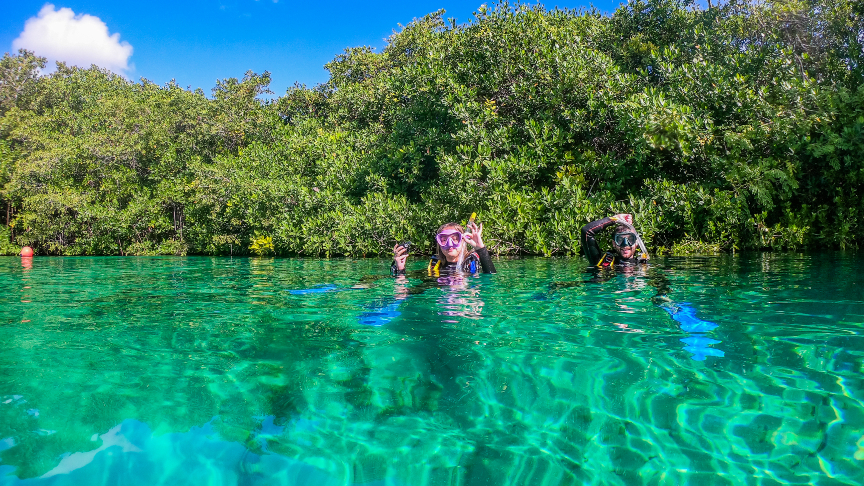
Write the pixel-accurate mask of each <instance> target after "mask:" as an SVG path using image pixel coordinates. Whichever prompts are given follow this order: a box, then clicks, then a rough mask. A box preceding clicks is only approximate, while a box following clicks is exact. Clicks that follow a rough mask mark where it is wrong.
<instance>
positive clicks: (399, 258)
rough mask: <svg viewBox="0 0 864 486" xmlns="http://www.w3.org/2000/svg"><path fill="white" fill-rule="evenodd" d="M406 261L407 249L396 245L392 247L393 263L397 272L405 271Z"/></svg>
mask: <svg viewBox="0 0 864 486" xmlns="http://www.w3.org/2000/svg"><path fill="white" fill-rule="evenodd" d="M406 260H408V249H407V248H405V247H404V246H402V245H400V244H397V245H396V246H394V247H393V261H395V262H396V269H397V270H405V261H406Z"/></svg>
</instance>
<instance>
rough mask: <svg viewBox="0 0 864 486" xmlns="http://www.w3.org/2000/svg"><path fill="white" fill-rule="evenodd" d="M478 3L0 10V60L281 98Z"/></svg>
mask: <svg viewBox="0 0 864 486" xmlns="http://www.w3.org/2000/svg"><path fill="white" fill-rule="evenodd" d="M482 3H484V2H483V1H482V0H469V1H465V0H416V1H413V2H399V1H377V0H369V1H367V2H341V1H327V2H321V1H318V2H315V1H305V2H292V1H289V0H174V1H167V2H165V1H162V2H122V1H117V0H112V1H107V0H69V1H63V0H54V1H51V2H44V1H43V2H35V1H29V0H0V52H10V53H14V52H17V50H18V49H19V48H26V49H29V50H32V51H35V52H36V54H38V55H41V56H45V57H48V58H49V63H50V65H51V66H53V63H54V61H55V60H62V61H65V62H67V64H73V65H79V66H83V67H89V66H90V65H91V64H97V65H99V66H101V67H105V68H108V69H111V70H112V71H114V72H116V73H119V74H122V75H124V76H126V77H127V78H129V79H131V80H135V81H137V80H139V79H141V78H146V79H148V80H150V81H152V82H154V83H158V84H165V83H167V82H168V81H170V80H171V79H174V80H176V81H177V83H178V84H180V85H181V86H184V87H186V86H188V87H191V88H192V89H195V88H199V87H200V88H203V89H204V91H205V92H206V93H208V94H209V93H210V89H211V88H213V87H214V86H215V85H216V80H217V79H223V78H228V77H237V78H241V77H243V74H244V73H245V72H246V71H248V70H252V71H255V72H258V73H262V72H264V71H265V70H266V71H269V72H270V73H271V75H272V82H271V84H270V89H271V90H273V91H274V93H275V95H277V96H278V95H282V94H284V93H285V91H286V90H287V89H288V88H289V87H290V86H292V85H294V83H295V82H299V83H301V84H306V85H307V86H313V85H315V84H318V83H323V82H325V81H327V78H328V73H327V71H326V70H325V69H324V64H326V63H327V62H329V61H331V60H332V59H333V58H334V57H335V56H336V55H338V54H340V53H341V52H343V50H344V49H345V48H347V47H357V46H372V47H374V48H376V50H378V51H380V50H381V49H383V47H384V46H385V45H386V38H387V37H388V36H389V35H390V34H392V33H393V31H394V30H399V24H402V25H405V24H407V23H409V22H410V21H411V20H412V19H414V18H419V17H422V16H423V15H426V14H428V13H431V12H434V11H436V10H438V9H444V10H446V11H447V13H446V14H445V17H448V18H451V17H452V18H455V19H456V21H457V22H459V23H465V22H468V21H470V20H471V19H472V18H473V15H472V14H473V12H475V11H476V10H477V8H478V7H479V6H480V5H481V4H482ZM618 3H619V0H594V1H593V2H591V1H590V0H555V1H554V3H553V2H551V1H550V2H544V5H545V6H546V7H547V8H552V7H554V6H558V7H561V8H579V7H585V6H589V5H594V6H595V7H596V8H598V9H599V10H601V11H604V12H611V11H613V10H614V9H615V8H616V7H617V6H618Z"/></svg>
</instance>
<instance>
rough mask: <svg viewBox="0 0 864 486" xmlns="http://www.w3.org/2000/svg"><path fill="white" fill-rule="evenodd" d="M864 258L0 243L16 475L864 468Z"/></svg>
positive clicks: (770, 476)
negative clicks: (472, 255) (344, 255)
mask: <svg viewBox="0 0 864 486" xmlns="http://www.w3.org/2000/svg"><path fill="white" fill-rule="evenodd" d="M862 263H864V261H862V258H861V257H858V256H855V255H841V254H832V255H828V258H826V256H825V255H771V254H764V255H748V256H736V257H731V256H724V257H710V258H695V257H694V258H665V259H664V258H660V259H657V261H656V262H654V264H653V265H652V266H651V267H650V268H648V269H643V270H640V271H635V272H623V273H622V272H618V273H612V274H608V275H599V276H598V275H595V274H590V273H586V272H585V270H584V263H583V262H582V261H580V260H578V259H574V260H568V259H525V260H514V261H506V262H501V264H500V265H498V266H499V274H497V275H495V276H488V275H484V276H479V277H471V278H465V279H462V280H460V281H443V282H442V281H438V280H437V279H428V278H423V277H422V276H419V275H413V276H409V278H407V279H405V280H396V279H392V278H389V277H386V273H387V268H386V266H387V264H386V262H382V261H376V260H360V261H355V260H347V259H346V260H291V259H284V260H283V259H233V260H232V259H229V258H126V259H116V258H37V259H34V260H33V261H32V262H29V265H27V266H24V265H22V261H21V259H20V258H17V259H15V258H0V295H3V296H5V297H3V299H4V301H3V305H2V308H0V342H2V343H3V345H2V347H0V484H3V485H6V484H9V485H19V484H34V485H41V484H52V485H54V484H57V485H62V484H76V485H78V484H93V485H97V484H202V483H207V484H249V485H252V484H316V485H318V484H324V485H326V484H371V485H379V484H380V485H384V484H387V485H398V484H412V485H414V484H424V485H486V484H496V485H497V484H502V485H517V484H532V485H533V484H537V485H553V484H554V485H559V484H700V485H701V484H749V483H753V484H756V483H772V482H773V483H813V484H857V483H858V482H859V480H860V478H862V477H864V429H862V426H861V424H864V403H862V400H864V380H862V378H861V371H862V359H864V341H862V338H861V332H862V324H864V303H862V302H861V299H860V290H859V289H860V288H861V284H862V283H864V277H862V276H861V272H860V269H861V268H862ZM417 265H418V267H419V265H420V264H419V263H417Z"/></svg>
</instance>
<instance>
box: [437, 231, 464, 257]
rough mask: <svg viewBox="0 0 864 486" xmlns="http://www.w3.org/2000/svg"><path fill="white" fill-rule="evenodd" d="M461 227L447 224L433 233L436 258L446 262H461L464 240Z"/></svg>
mask: <svg viewBox="0 0 864 486" xmlns="http://www.w3.org/2000/svg"><path fill="white" fill-rule="evenodd" d="M464 233H465V232H464V230H463V229H462V226H461V225H459V224H457V223H447V224H445V225H443V226H441V227H440V228H438V231H436V232H435V243H436V244H437V245H438V258H439V259H441V260H444V261H448V262H459V261H462V259H463V257H464V255H465V238H464Z"/></svg>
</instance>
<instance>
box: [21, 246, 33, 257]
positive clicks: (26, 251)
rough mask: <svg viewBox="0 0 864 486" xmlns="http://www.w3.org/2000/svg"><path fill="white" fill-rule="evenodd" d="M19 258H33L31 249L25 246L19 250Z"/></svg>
mask: <svg viewBox="0 0 864 486" xmlns="http://www.w3.org/2000/svg"><path fill="white" fill-rule="evenodd" d="M21 256H22V257H25V258H26V257H32V256H33V248H30V247H29V246H25V247H24V248H21Z"/></svg>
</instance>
